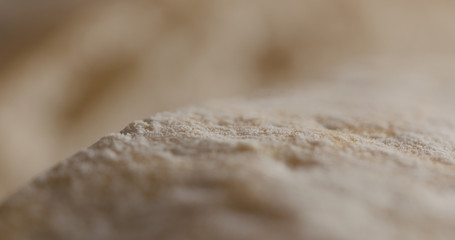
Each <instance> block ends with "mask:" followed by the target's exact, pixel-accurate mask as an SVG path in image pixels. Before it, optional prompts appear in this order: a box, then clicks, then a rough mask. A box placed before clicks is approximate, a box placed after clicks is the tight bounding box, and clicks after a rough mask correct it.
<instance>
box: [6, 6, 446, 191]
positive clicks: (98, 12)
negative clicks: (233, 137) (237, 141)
mask: <svg viewBox="0 0 455 240" xmlns="http://www.w3.org/2000/svg"><path fill="white" fill-rule="evenodd" d="M454 12H455V2H453V1H444V0H433V1H430V0H420V1H418V0H414V1H410V0H395V1H392V0H385V1H373V0H346V1H337V0H326V1H321V0H311V1H297V0H295V1H292V0H283V1H272V0H262V1H260V0H247V1H245V0H242V1H236V0H210V1H209V0H193V1H184V0H167V1H161V0H155V1H146V0H134V1H113V0H112V1H102V0H98V1H83V0H80V1H69V0H66V1H57V0H46V1H39V2H38V1H35V2H30V1H25V0H6V1H2V2H0V133H1V134H0V199H1V198H3V197H4V196H6V195H7V194H10V193H12V192H13V191H15V190H16V189H17V188H18V187H19V186H20V185H23V184H24V183H25V182H27V181H29V180H30V179H31V178H32V177H34V176H36V174H38V173H39V172H41V171H43V170H44V169H47V168H49V167H50V166H52V164H54V163H56V162H58V161H60V160H62V159H64V158H66V157H69V156H70V155H71V154H73V153H75V152H76V151H77V150H79V149H81V148H83V147H85V146H88V145H90V144H91V143H93V142H94V141H96V140H97V139H98V138H99V137H101V136H103V135H105V134H107V133H109V132H116V131H119V130H120V129H122V128H123V127H124V126H125V125H126V124H127V123H128V122H130V121H133V120H136V119H141V118H144V117H146V116H149V115H151V114H153V113H155V112H157V111H163V110H172V109H175V108H178V107H181V106H186V105H189V104H197V103H201V102H204V101H208V100H210V99H219V98H227V97H234V96H239V95H248V94H251V93H252V92H254V91H256V89H258V88H273V87H277V86H280V87H281V86H286V85H287V84H290V83H292V82H295V81H306V82H314V81H319V80H321V79H330V78H331V76H336V75H339V74H340V72H343V73H346V72H349V71H350V70H349V69H354V68H353V67H352V66H361V67H362V68H365V69H366V68H376V69H383V70H384V71H376V73H377V74H380V75H383V76H384V77H387V76H391V75H394V74H397V72H404V71H407V72H411V73H413V74H415V75H417V76H418V75H420V74H426V75H428V74H430V75H434V76H437V77H438V78H443V79H444V80H446V81H452V80H451V79H452V76H453V74H452V71H451V70H450V68H451V66H452V63H453V62H454V57H453V54H454V53H455V49H454V45H453V42H455V41H454V40H455V31H454V30H453V22H454V21H453V20H454V19H453V18H454V17H453V16H454ZM378 66H381V67H378ZM346 69H347V70H346ZM356 69H358V68H356ZM350 74H356V73H355V72H350ZM348 75H349V74H348Z"/></svg>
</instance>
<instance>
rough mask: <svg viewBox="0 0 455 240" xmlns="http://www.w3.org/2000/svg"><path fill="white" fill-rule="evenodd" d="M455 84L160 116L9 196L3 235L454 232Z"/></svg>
mask: <svg viewBox="0 0 455 240" xmlns="http://www.w3.org/2000/svg"><path fill="white" fill-rule="evenodd" d="M406 79H409V80H406ZM453 90H454V84H452V83H450V82H446V83H444V84H442V82H436V81H433V82H432V81H428V80H425V81H422V80H419V79H418V78H404V77H403V78H402V79H401V80H400V81H396V79H384V80H383V81H364V79H362V78H360V79H357V78H356V77H351V78H349V80H346V79H345V80H343V81H340V82H338V83H337V82H335V83H331V84H322V83H321V84H313V85H312V86H311V87H308V86H306V87H304V88H301V87H295V88H294V90H286V91H281V92H280V93H273V94H270V93H264V94H263V95H258V96H252V97H249V98H243V99H237V100H230V101H221V102H217V103H211V104H206V105H200V106H196V107H190V108H186V109H182V110H179V111H175V112H162V113H158V114H155V115H154V116H152V117H150V118H147V119H145V120H142V121H136V122H133V123H131V124H129V125H128V126H127V127H126V128H125V129H123V130H122V131H121V132H120V133H116V134H111V135H108V136H106V137H103V138H102V139H101V140H99V141H98V142H97V143H95V144H94V145H92V146H90V147H88V148H87V149H85V150H83V151H81V152H79V153H77V154H76V155H74V156H72V157H71V158H69V159H68V160H66V161H64V162H62V163H60V164H58V165H57V166H55V167H54V168H53V169H51V170H49V171H47V172H46V173H44V174H42V175H41V176H40V177H39V178H38V179H36V180H35V181H33V182H32V183H30V184H29V185H27V186H26V187H25V188H24V189H22V190H21V191H19V192H18V193H17V194H15V195H13V196H12V197H10V198H9V199H8V200H7V201H5V202H4V203H3V204H2V205H1V207H0V239H8V240H22V239H37V240H41V239H43V240H44V239H46V240H58V239H67V240H72V239H112V240H116V239H163V240H165V239H338V240H339V239H346V240H357V239H358V240H361V239H362V240H363V239H453V238H454V237H455V205H454V204H453V203H454V202H455V191H454V189H455V184H454V183H455V181H454V180H455V167H454V164H455V162H454V157H455V152H454V149H455V117H454V112H453V111H452V110H451V109H452V104H451V103H453V100H454V97H453V94H452V93H453Z"/></svg>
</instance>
